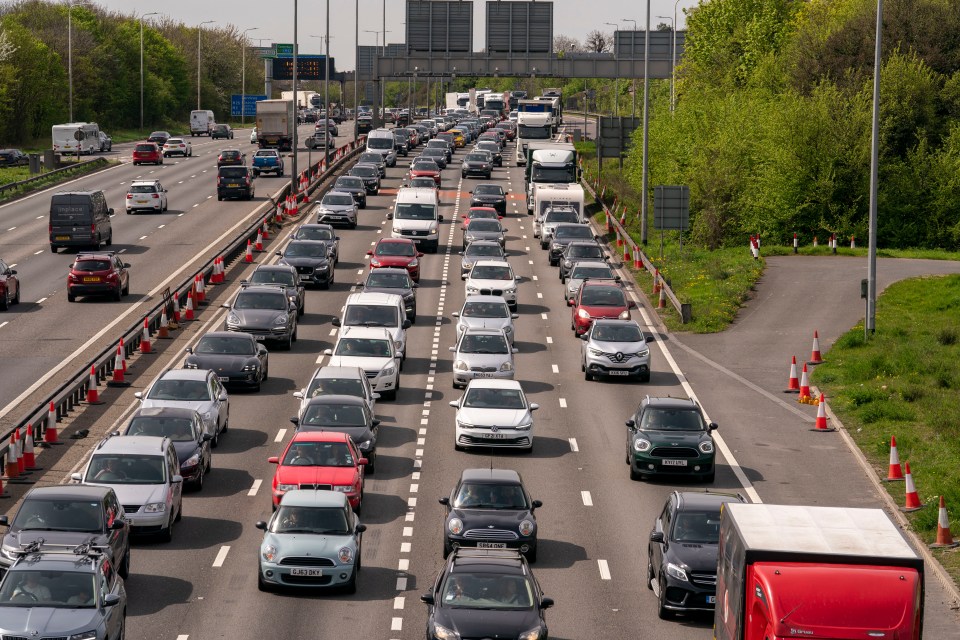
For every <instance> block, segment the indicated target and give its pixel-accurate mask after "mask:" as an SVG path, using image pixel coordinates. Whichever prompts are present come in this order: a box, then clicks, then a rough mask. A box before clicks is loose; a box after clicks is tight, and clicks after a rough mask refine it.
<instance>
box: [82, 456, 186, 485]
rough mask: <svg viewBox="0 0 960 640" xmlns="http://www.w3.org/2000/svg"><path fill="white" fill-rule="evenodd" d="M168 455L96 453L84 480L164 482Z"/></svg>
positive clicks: (100, 482) (100, 481) (129, 482)
mask: <svg viewBox="0 0 960 640" xmlns="http://www.w3.org/2000/svg"><path fill="white" fill-rule="evenodd" d="M166 461H167V460H166V457H165V456H163V455H162V454H158V455H137V454H129V455H127V454H112V453H100V454H94V455H93V457H92V458H90V466H89V467H87V475H86V477H85V478H84V482H91V483H99V484H163V483H164V482H166V479H167V478H166V473H165V472H164V469H165V467H166Z"/></svg>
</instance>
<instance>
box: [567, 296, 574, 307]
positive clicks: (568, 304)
mask: <svg viewBox="0 0 960 640" xmlns="http://www.w3.org/2000/svg"><path fill="white" fill-rule="evenodd" d="M567 306H568V307H572V306H573V298H567Z"/></svg>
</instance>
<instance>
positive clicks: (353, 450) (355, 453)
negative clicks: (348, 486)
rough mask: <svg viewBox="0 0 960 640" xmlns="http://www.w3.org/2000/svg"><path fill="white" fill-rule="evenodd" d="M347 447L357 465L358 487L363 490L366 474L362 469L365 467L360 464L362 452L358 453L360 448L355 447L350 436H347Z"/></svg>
mask: <svg viewBox="0 0 960 640" xmlns="http://www.w3.org/2000/svg"><path fill="white" fill-rule="evenodd" d="M347 447H349V448H350V455H351V456H353V459H354V460H355V461H356V465H357V476H356V478H357V480H356V483H357V485H358V486H359V487H360V490H361V491H363V483H364V477H365V475H366V474H365V473H364V471H365V470H366V469H365V467H364V466H363V465H362V464H360V458H363V457H364V456H363V454H361V453H360V450H359V449H357V446H356V445H355V444H354V443H353V440H352V439H351V438H347Z"/></svg>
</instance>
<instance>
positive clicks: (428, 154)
mask: <svg viewBox="0 0 960 640" xmlns="http://www.w3.org/2000/svg"><path fill="white" fill-rule="evenodd" d="M419 157H421V158H426V159H428V160H433V161H434V162H436V163H437V166H438V167H440V168H441V169H446V168H447V152H446V151H444V150H443V149H438V148H437V147H429V148H426V149H424V150H423V151H421V152H420V156H419Z"/></svg>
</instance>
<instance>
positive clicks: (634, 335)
mask: <svg viewBox="0 0 960 640" xmlns="http://www.w3.org/2000/svg"><path fill="white" fill-rule="evenodd" d="M593 339H594V340H602V341H604V342H643V332H642V331H641V330H640V328H639V327H637V326H634V325H631V324H626V325H603V324H598V325H596V326H595V327H594V328H593Z"/></svg>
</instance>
